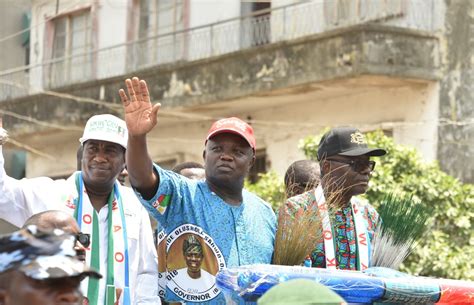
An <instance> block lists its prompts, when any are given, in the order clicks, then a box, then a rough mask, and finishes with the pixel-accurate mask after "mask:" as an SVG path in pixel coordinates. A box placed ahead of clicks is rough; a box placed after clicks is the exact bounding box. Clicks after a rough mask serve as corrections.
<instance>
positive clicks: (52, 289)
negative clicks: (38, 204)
mask: <svg viewBox="0 0 474 305" xmlns="http://www.w3.org/2000/svg"><path fill="white" fill-rule="evenodd" d="M75 241H76V239H75V237H74V235H71V234H66V233H64V232H63V231H61V230H58V229H55V230H53V231H49V232H44V231H40V230H38V229H37V227H36V226H28V227H26V228H24V229H21V230H19V231H16V232H13V233H11V234H7V235H2V236H0V304H2V305H17V304H18V305H26V304H27V305H45V304H48V305H56V304H57V305H64V304H71V305H82V304H83V296H82V294H81V292H80V289H79V288H80V283H81V281H82V280H83V279H84V278H87V277H91V278H92V279H95V280H97V279H99V278H101V275H100V274H99V273H98V272H97V271H95V270H93V269H90V268H88V267H86V265H85V264H84V263H83V262H82V261H80V260H78V259H77V258H76V256H75V255H76V252H75V250H74V249H73V247H74V243H75Z"/></svg>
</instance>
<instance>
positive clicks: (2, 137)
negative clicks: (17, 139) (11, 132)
mask: <svg viewBox="0 0 474 305" xmlns="http://www.w3.org/2000/svg"><path fill="white" fill-rule="evenodd" d="M7 141H8V132H7V131H6V130H5V129H3V128H1V127H0V145H3V144H5V143H6V142H7Z"/></svg>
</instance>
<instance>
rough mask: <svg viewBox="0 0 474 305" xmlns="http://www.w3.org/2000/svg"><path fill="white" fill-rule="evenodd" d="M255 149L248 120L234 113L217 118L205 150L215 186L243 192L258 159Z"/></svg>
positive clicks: (209, 178)
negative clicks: (239, 117) (248, 175)
mask: <svg viewBox="0 0 474 305" xmlns="http://www.w3.org/2000/svg"><path fill="white" fill-rule="evenodd" d="M255 149H256V143H255V137H254V134H253V128H252V127H251V126H250V125H249V124H247V123H246V122H244V121H242V120H241V119H238V118H234V117H232V118H226V119H221V120H218V121H216V122H214V124H212V126H211V128H210V129H209V132H208V134H207V138H206V147H205V149H204V153H203V157H204V162H205V171H206V181H207V183H208V184H209V185H210V186H211V189H212V190H213V191H216V190H229V191H234V192H236V193H237V192H239V193H240V192H241V191H242V188H243V185H244V179H245V177H246V176H247V174H248V172H249V171H250V168H251V167H252V165H253V164H254V162H255ZM218 195H219V196H221V195H222V194H218Z"/></svg>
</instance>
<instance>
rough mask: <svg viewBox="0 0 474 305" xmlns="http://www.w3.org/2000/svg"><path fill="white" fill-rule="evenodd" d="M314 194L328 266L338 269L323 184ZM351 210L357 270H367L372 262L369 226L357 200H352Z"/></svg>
mask: <svg viewBox="0 0 474 305" xmlns="http://www.w3.org/2000/svg"><path fill="white" fill-rule="evenodd" d="M314 195H315V198H316V202H317V205H318V211H319V216H320V217H321V221H322V227H323V240H324V253H325V257H326V268H327V269H336V267H337V263H336V247H335V240H334V231H333V226H332V224H331V219H330V217H329V211H328V206H327V204H326V198H325V197H324V191H323V188H322V186H321V185H319V186H318V187H317V188H316V189H315V190H314ZM351 210H352V215H353V216H354V224H355V236H356V241H357V242H356V245H357V250H356V251H357V253H356V257H357V270H365V269H367V268H368V267H369V263H370V249H369V240H368V234H367V228H366V226H365V225H364V216H363V211H362V210H361V209H360V208H359V206H358V205H357V203H356V202H355V200H351Z"/></svg>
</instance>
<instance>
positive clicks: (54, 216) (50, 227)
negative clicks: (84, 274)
mask: <svg viewBox="0 0 474 305" xmlns="http://www.w3.org/2000/svg"><path fill="white" fill-rule="evenodd" d="M31 225H34V226H36V227H37V228H38V229H39V230H40V231H45V232H52V231H54V230H55V229H59V230H62V231H64V232H65V233H68V234H72V235H74V236H75V237H76V243H75V245H74V250H76V254H77V259H79V260H80V261H83V262H85V261H86V248H87V247H89V245H90V242H91V239H90V235H89V234H86V233H82V232H81V230H80V229H79V225H78V224H77V222H76V220H75V219H74V217H72V216H71V215H70V214H68V213H66V212H63V211H58V210H48V211H44V212H40V213H38V214H34V215H33V216H31V217H30V218H28V219H27V220H26V222H25V224H24V225H23V229H26V227H28V226H31Z"/></svg>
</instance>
